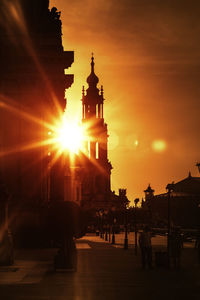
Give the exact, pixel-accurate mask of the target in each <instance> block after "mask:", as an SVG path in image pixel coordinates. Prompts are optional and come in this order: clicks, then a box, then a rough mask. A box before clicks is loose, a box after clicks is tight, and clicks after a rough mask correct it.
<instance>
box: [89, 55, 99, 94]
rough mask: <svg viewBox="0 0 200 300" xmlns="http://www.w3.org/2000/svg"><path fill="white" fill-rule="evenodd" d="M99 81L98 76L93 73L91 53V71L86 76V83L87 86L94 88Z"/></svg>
mask: <svg viewBox="0 0 200 300" xmlns="http://www.w3.org/2000/svg"><path fill="white" fill-rule="evenodd" d="M98 82H99V78H98V77H97V76H96V74H95V73H94V53H92V57H91V73H90V75H89V76H88V78H87V83H88V85H89V88H90V87H92V88H94V87H95V88H96V86H97V84H98Z"/></svg>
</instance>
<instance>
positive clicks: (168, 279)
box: [0, 236, 200, 300]
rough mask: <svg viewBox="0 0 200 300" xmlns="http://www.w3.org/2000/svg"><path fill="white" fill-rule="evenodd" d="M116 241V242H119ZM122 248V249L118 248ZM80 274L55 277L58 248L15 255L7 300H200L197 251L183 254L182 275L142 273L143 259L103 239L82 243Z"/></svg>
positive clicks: (4, 288)
mask: <svg viewBox="0 0 200 300" xmlns="http://www.w3.org/2000/svg"><path fill="white" fill-rule="evenodd" d="M116 239H117V237H116ZM117 246H118V245H117ZM77 249H78V270H77V272H75V273H69V272H68V273H67V272H57V273H54V272H53V268H52V265H53V264H52V263H53V256H54V253H55V249H43V250H23V251H19V252H18V253H16V261H15V266H13V267H10V268H16V269H17V270H15V271H12V270H11V271H10V272H8V271H7V272H6V270H5V271H4V272H2V271H0V295H2V297H1V299H2V300H7V299H8V300H12V299H13V300H14V299H15V300H19V299H20V300H29V299H32V300H33V299H34V300H44V299H45V300H47V299H48V300H64V299H65V300H104V299H105V300H118V299H119V300H132V299H145V300H146V299H148V300H149V299H153V300H157V299H159V300H160V299H176V300H177V299H178V300H179V299H181V300H182V299H200V268H199V266H198V265H197V262H196V259H195V252H194V251H195V250H194V249H190V248H187V249H185V250H184V255H183V259H182V265H183V268H182V269H181V270H180V271H174V270H167V269H156V268H154V269H153V270H145V271H144V270H142V269H141V264H140V254H139V251H138V255H137V256H135V254H134V250H133V248H132V247H131V248H129V249H128V250H124V249H121V248H116V246H114V245H111V244H109V243H108V242H105V241H104V240H102V239H101V238H100V237H96V236H86V237H84V238H82V239H80V240H78V241H77Z"/></svg>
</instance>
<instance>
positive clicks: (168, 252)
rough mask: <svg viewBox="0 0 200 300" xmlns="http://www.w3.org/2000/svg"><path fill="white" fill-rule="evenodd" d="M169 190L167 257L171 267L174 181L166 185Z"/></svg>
mask: <svg viewBox="0 0 200 300" xmlns="http://www.w3.org/2000/svg"><path fill="white" fill-rule="evenodd" d="M166 190H167V217H168V218H167V219H168V222H167V223H168V226H167V227H168V228H167V231H168V234H167V259H168V268H170V238H171V192H172V191H173V190H174V183H170V184H168V185H167V186H166Z"/></svg>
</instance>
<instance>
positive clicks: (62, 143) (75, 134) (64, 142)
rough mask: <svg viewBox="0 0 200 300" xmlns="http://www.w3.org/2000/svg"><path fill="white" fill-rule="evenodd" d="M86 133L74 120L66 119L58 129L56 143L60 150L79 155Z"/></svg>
mask: <svg viewBox="0 0 200 300" xmlns="http://www.w3.org/2000/svg"><path fill="white" fill-rule="evenodd" d="M83 141H84V133H83V128H82V126H80V125H79V123H78V122H77V121H76V120H74V119H69V118H67V117H64V118H63V120H62V123H61V124H60V125H59V126H58V127H57V128H56V142H57V143H58V145H59V148H60V150H62V151H65V150H66V151H67V150H68V151H69V152H71V153H78V152H79V150H81V149H82V147H83Z"/></svg>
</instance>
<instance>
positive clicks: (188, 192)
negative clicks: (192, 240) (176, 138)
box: [143, 172, 200, 227]
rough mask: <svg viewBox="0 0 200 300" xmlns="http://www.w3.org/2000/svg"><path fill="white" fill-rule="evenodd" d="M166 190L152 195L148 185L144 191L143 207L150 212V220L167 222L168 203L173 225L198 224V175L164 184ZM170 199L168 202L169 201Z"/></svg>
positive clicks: (199, 187)
mask: <svg viewBox="0 0 200 300" xmlns="http://www.w3.org/2000/svg"><path fill="white" fill-rule="evenodd" d="M166 189H167V192H166V193H163V194H159V195H154V190H153V189H152V188H151V186H150V185H149V186H148V188H147V189H146V190H145V191H144V192H145V201H144V203H143V208H146V209H147V210H148V211H149V213H150V214H151V217H152V221H153V222H154V223H158V225H159V224H162V223H163V224H165V225H166V224H167V219H168V205H170V215H171V221H172V224H174V225H180V226H185V227H197V226H200V177H193V176H191V173H190V172H189V175H188V177H186V178H184V179H183V180H181V181H178V182H177V183H174V182H172V183H171V184H168V185H167V186H166ZM169 201H170V203H169Z"/></svg>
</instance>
